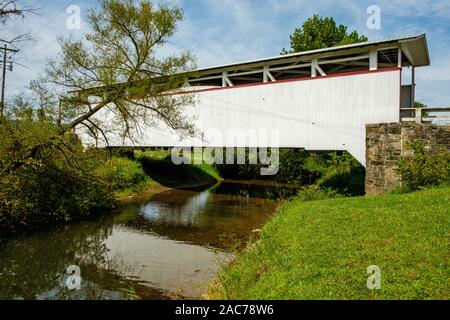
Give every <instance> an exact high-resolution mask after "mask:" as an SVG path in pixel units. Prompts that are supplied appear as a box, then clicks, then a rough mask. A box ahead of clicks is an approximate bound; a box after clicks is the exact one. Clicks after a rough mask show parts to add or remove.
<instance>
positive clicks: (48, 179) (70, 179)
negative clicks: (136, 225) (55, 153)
mask: <svg viewBox="0 0 450 320" xmlns="http://www.w3.org/2000/svg"><path fill="white" fill-rule="evenodd" d="M114 203H115V202H114V198H113V196H112V194H111V192H110V190H109V189H108V188H107V187H106V186H105V185H103V184H101V183H100V182H98V181H96V180H95V179H92V178H89V176H87V175H83V174H79V173H77V172H75V171H73V170H71V169H70V168H67V167H62V168H61V167H60V168H58V167H55V166H53V165H46V164H45V163H40V164H35V165H33V166H24V167H22V168H21V169H19V170H17V171H16V172H14V174H10V175H8V176H4V177H2V178H1V179H0V230H1V231H0V234H4V233H9V232H12V231H18V230H20V229H25V228H26V229H30V228H38V227H40V226H43V225H47V224H52V223H61V222H69V221H76V220H79V219H82V218H86V217H90V216H93V215H96V214H99V213H101V212H104V211H107V210H110V209H112V208H113V207H114Z"/></svg>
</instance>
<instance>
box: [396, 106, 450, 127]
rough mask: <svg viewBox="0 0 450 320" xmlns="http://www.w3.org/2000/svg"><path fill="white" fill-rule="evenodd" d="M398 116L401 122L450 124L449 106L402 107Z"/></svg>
mask: <svg viewBox="0 0 450 320" xmlns="http://www.w3.org/2000/svg"><path fill="white" fill-rule="evenodd" d="M400 117H401V121H402V122H416V123H418V124H420V123H433V124H439V123H440V122H444V123H446V124H450V108H402V109H400Z"/></svg>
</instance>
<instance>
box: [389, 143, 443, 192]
mask: <svg viewBox="0 0 450 320" xmlns="http://www.w3.org/2000/svg"><path fill="white" fill-rule="evenodd" d="M407 147H408V148H409V149H410V150H411V154H410V155H408V156H404V157H402V159H401V160H399V161H398V163H397V173H398V174H399V175H400V177H401V180H402V183H403V184H404V186H405V187H407V188H410V189H413V190H418V189H420V188H423V187H429V186H437V185H441V184H446V183H450V152H449V151H448V150H445V149H441V150H438V151H432V150H431V149H427V148H426V147H425V143H424V142H422V141H410V142H408V143H407Z"/></svg>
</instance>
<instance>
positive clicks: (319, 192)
mask: <svg viewBox="0 0 450 320" xmlns="http://www.w3.org/2000/svg"><path fill="white" fill-rule="evenodd" d="M340 197H342V195H340V194H339V193H338V192H337V191H335V190H333V189H319V188H305V189H302V190H301V191H300V192H299V193H298V196H297V197H296V199H298V200H300V201H316V200H325V199H331V198H340Z"/></svg>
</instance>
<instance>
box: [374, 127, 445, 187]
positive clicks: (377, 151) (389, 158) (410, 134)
mask: <svg viewBox="0 0 450 320" xmlns="http://www.w3.org/2000/svg"><path fill="white" fill-rule="evenodd" d="M413 140H421V141H423V142H425V143H426V145H427V146H428V147H430V148H432V149H437V148H441V147H445V148H447V149H448V150H450V126H448V125H446V126H435V125H430V124H415V123H383V124H373V125H368V126H367V141H366V150H367V151H366V159H367V165H366V194H367V195H379V194H383V193H386V192H387V191H390V190H393V189H395V188H397V187H399V186H400V185H401V182H400V177H399V176H398V174H397V173H396V172H395V169H396V162H397V161H398V160H399V159H400V157H401V156H403V155H406V154H407V153H408V152H410V151H409V150H408V149H407V148H406V142H407V141H413Z"/></svg>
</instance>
